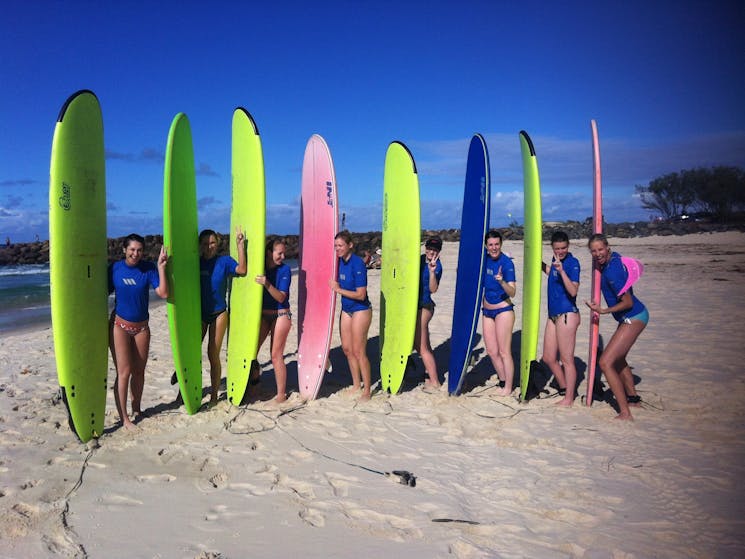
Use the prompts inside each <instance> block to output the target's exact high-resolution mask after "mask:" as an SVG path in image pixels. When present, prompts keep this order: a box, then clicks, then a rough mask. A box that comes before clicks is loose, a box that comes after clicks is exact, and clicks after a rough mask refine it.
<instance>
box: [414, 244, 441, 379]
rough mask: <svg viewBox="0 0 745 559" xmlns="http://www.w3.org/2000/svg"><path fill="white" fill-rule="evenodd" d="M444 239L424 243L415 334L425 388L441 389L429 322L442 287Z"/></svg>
mask: <svg viewBox="0 0 745 559" xmlns="http://www.w3.org/2000/svg"><path fill="white" fill-rule="evenodd" d="M441 250H442V239H440V237H430V238H429V239H427V242H426V243H424V254H422V257H421V258H422V259H421V265H420V270H421V282H420V284H419V312H418V313H417V318H416V332H415V334H414V349H415V350H416V351H417V352H418V353H419V355H420V356H421V358H422V362H423V363H424V369H425V370H426V372H427V375H428V376H429V378H428V379H427V380H425V381H424V387H425V388H439V387H440V379H439V376H438V374H437V362H436V361H435V355H434V353H433V352H432V345H431V343H430V341H429V322H430V320H432V316H433V315H434V314H435V302H434V301H433V300H432V294H433V293H435V292H436V291H437V288H438V287H439V286H440V278H441V277H442V263H441V262H440V251H441Z"/></svg>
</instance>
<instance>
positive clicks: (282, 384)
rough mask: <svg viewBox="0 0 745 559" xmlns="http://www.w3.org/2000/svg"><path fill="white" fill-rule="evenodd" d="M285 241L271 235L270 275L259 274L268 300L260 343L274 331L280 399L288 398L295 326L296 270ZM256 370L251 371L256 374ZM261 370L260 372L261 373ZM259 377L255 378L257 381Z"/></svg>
mask: <svg viewBox="0 0 745 559" xmlns="http://www.w3.org/2000/svg"><path fill="white" fill-rule="evenodd" d="M286 248H287V247H286V245H285V242H284V241H283V240H282V239H274V238H273V239H269V241H267V243H266V262H265V270H266V275H263V276H256V283H260V284H261V285H263V286H264V289H265V291H264V300H263V303H262V306H261V331H260V332H259V347H261V345H262V344H263V343H264V340H266V338H267V336H268V335H269V334H270V333H271V340H272V341H271V352H272V367H274V379H275V381H276V383H277V396H276V398H275V400H276V401H277V402H280V403H281V402H284V401H285V400H287V366H286V365H285V344H286V343H287V335H288V334H289V333H290V328H291V327H292V313H291V312H290V282H291V281H292V270H290V267H289V266H288V265H287V264H285V263H284V261H285V250H286ZM254 372H255V370H252V371H251V374H252V376H253V375H254ZM260 374H261V373H260V372H259V375H260ZM255 380H257V379H255V378H254V379H251V381H252V382H253V381H255Z"/></svg>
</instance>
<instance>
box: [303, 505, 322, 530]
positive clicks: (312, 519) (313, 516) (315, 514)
mask: <svg viewBox="0 0 745 559" xmlns="http://www.w3.org/2000/svg"><path fill="white" fill-rule="evenodd" d="M299 516H300V518H302V519H303V521H305V522H307V523H308V524H310V525H311V526H313V527H315V528H323V527H324V526H325V525H326V519H325V518H324V516H323V515H322V514H321V511H319V510H317V509H312V508H305V509H303V510H301V511H300V514H299Z"/></svg>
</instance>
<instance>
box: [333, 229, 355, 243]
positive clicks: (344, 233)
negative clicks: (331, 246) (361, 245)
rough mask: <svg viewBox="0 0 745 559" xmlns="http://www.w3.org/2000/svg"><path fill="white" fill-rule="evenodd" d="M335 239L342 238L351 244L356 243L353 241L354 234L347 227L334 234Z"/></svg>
mask: <svg viewBox="0 0 745 559" xmlns="http://www.w3.org/2000/svg"><path fill="white" fill-rule="evenodd" d="M334 239H342V240H343V241H344V242H345V243H347V244H348V245H351V244H353V243H354V241H352V234H351V233H350V232H349V231H347V230H346V229H344V230H343V231H339V232H338V233H337V234H336V235H335V236H334Z"/></svg>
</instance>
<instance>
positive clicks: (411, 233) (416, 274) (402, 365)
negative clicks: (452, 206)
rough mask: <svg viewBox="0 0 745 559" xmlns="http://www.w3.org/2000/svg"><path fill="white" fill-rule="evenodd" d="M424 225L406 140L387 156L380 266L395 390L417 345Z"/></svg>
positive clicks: (383, 360) (383, 362) (384, 366)
mask: <svg viewBox="0 0 745 559" xmlns="http://www.w3.org/2000/svg"><path fill="white" fill-rule="evenodd" d="M421 229H422V227H421V212H420V205H419V177H418V175H417V172H416V164H415V163H414V158H413V156H412V155H411V152H410V151H409V150H408V148H407V147H406V146H405V145H404V144H402V143H401V142H392V143H391V144H390V145H389V146H388V151H387V153H386V156H385V173H384V178H383V240H382V247H381V248H382V250H383V256H382V260H383V261H382V265H381V268H380V381H381V384H382V386H383V390H385V391H387V392H390V393H391V394H396V393H398V391H399V390H400V389H401V383H402V382H403V380H404V372H405V371H406V361H407V359H408V357H409V355H410V354H411V352H412V348H413V346H414V332H415V329H416V316H417V303H418V301H417V298H418V296H419V281H420V269H419V260H420V252H421V249H420V238H421V235H422V233H421Z"/></svg>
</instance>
